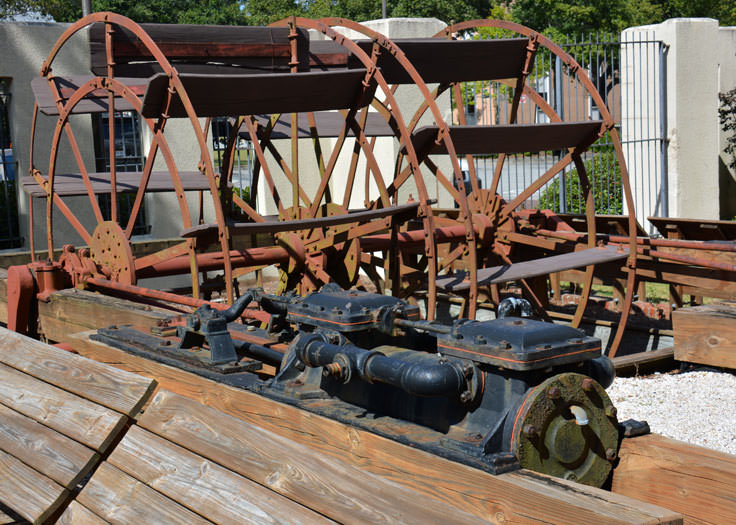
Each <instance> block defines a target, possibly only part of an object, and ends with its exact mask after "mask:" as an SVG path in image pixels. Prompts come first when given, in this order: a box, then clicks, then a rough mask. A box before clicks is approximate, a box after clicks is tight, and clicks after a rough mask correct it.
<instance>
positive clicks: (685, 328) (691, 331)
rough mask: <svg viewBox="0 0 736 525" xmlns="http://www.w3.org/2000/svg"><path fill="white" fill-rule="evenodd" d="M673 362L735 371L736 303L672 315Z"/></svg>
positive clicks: (675, 312) (676, 312) (716, 304)
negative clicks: (673, 332) (673, 334)
mask: <svg viewBox="0 0 736 525" xmlns="http://www.w3.org/2000/svg"><path fill="white" fill-rule="evenodd" d="M672 327H673V329H674V331H675V359H677V360H678V361H686V362H688V363H699V364H702V365H709V366H718V367H723V368H733V369H736V302H723V303H715V304H704V305H700V306H692V307H688V308H681V309H679V310H675V311H674V312H672Z"/></svg>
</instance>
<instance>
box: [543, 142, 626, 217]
mask: <svg viewBox="0 0 736 525" xmlns="http://www.w3.org/2000/svg"><path fill="white" fill-rule="evenodd" d="M591 152H592V153H593V157H591V158H589V159H588V160H586V161H585V171H586V173H587V174H588V180H590V182H591V184H592V185H593V197H594V199H595V212H596V213H601V214H615V215H620V214H622V213H623V192H622V188H621V175H620V173H619V169H618V160H617V159H616V155H615V154H614V152H613V150H612V149H611V148H606V147H604V148H594V149H591ZM561 179H562V176H561V175H557V176H556V177H555V179H554V181H553V182H552V183H551V184H549V185H548V186H547V187H546V188H545V189H544V190H543V191H542V196H541V198H540V201H539V207H540V208H542V209H550V210H552V211H554V212H558V213H559V212H560V180H561ZM565 197H566V198H565V201H566V204H567V211H568V212H569V213H583V212H585V194H584V193H583V191H582V188H581V185H580V177H579V176H578V171H577V170H576V169H572V170H570V171H568V172H567V173H566V174H565Z"/></svg>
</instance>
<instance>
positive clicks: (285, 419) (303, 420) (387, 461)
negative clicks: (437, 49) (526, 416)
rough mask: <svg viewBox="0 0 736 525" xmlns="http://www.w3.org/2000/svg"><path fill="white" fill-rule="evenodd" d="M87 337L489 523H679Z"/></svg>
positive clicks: (134, 365)
mask: <svg viewBox="0 0 736 525" xmlns="http://www.w3.org/2000/svg"><path fill="white" fill-rule="evenodd" d="M88 336H89V334H84V333H82V334H76V335H68V336H67V337H65V341H64V342H66V343H69V344H71V345H72V347H73V348H74V349H75V350H76V351H77V352H79V353H80V354H81V355H84V356H86V357H90V358H92V359H95V360H98V361H101V362H104V363H108V364H111V365H113V366H116V367H119V368H123V369H125V370H129V371H131V372H134V373H137V374H140V375H144V376H147V377H152V378H155V379H156V381H157V382H158V383H159V385H160V388H165V389H166V390H170V391H172V392H175V393H178V394H180V395H182V396H184V397H187V398H190V399H193V400H195V401H197V402H199V403H202V404H204V405H206V406H208V407H210V408H213V409H216V410H219V411H221V412H224V413H226V414H230V415H232V416H234V417H235V418H238V419H240V420H242V421H245V422H247V423H251V424H253V425H256V426H258V427H260V428H263V429H264V430H267V431H270V432H273V433H275V434H278V435H280V436H282V437H283V438H285V439H288V440H291V441H294V442H295V443H300V444H302V445H306V446H308V447H309V448H311V449H312V450H313V451H314V453H315V454H318V455H323V456H325V457H332V458H338V459H340V460H342V461H344V462H346V463H348V464H350V465H352V466H354V467H358V468H359V469H361V470H364V471H367V472H370V473H373V474H376V475H378V476H382V477H384V478H387V479H388V480H390V481H392V482H394V483H397V484H399V485H402V486H404V487H406V488H408V489H411V490H413V491H415V492H417V493H418V494H420V495H421V496H423V497H427V496H428V497H430V498H433V499H435V500H438V501H440V502H442V503H444V504H446V505H448V506H449V507H450V508H451V509H456V510H457V511H458V512H463V513H469V514H471V515H474V516H476V517H478V518H480V519H483V520H486V521H491V522H503V521H509V522H513V521H518V522H525V523H530V522H532V523H680V522H681V521H680V517H679V515H678V514H677V513H675V512H671V511H669V510H667V509H663V508H661V507H656V506H653V505H651V504H648V503H642V502H640V501H637V500H633V499H631V498H628V497H623V496H620V495H619V494H613V493H610V492H606V491H604V490H601V489H595V488H590V487H586V486H583V485H579V484H576V483H572V482H568V481H565V480H560V479H556V478H551V477H549V476H545V475H542V474H536V473H533V472H528V471H520V472H512V473H507V474H502V475H500V476H493V475H490V474H488V473H486V472H482V471H480V470H476V469H473V468H470V467H468V466H465V465H461V464H458V463H453V462H451V461H448V460H445V459H443V458H440V457H437V456H433V455H431V454H428V453H426V452H424V451H421V450H417V449H414V448H411V447H407V446H405V445H402V444H400V443H397V442H395V441H392V440H389V439H386V438H383V437H381V436H377V435H375V434H372V433H370V432H367V431H364V430H360V429H356V428H353V427H349V426H346V425H344V424H342V423H339V422H337V421H333V420H330V419H326V418H324V417H321V416H318V415H316V414H312V413H309V412H305V411H303V410H300V409H298V408H295V407H291V406H288V405H284V404H281V403H277V402H275V401H272V400H269V399H266V398H263V397H261V396H258V395H256V394H254V393H251V392H248V391H244V390H239V389H236V388H233V387H230V386H227V385H223V384H220V383H216V382H213V381H210V380H207V379H204V378H202V377H200V376H197V375H194V374H190V373H187V372H184V371H182V370H179V369H177V368H172V367H169V366H166V365H162V364H159V363H155V362H152V361H149V360H146V359H143V358H141V357H137V356H133V355H130V354H128V353H126V352H124V351H122V350H118V349H115V348H112V347H109V346H107V345H103V344H101V343H98V342H95V341H91V340H90V339H89V337H88ZM93 510H94V509H93Z"/></svg>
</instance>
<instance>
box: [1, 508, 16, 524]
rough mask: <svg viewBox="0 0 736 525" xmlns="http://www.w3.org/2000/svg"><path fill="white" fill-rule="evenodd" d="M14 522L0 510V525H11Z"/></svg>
mask: <svg viewBox="0 0 736 525" xmlns="http://www.w3.org/2000/svg"><path fill="white" fill-rule="evenodd" d="M15 522H16V520H14V519H13V518H11V517H10V516H8V515H7V514H5V513H4V512H3V511H1V510H0V525H10V524H11V523H15Z"/></svg>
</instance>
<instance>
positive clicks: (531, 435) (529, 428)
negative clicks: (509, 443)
mask: <svg viewBox="0 0 736 525" xmlns="http://www.w3.org/2000/svg"><path fill="white" fill-rule="evenodd" d="M523 432H524V435H525V436H526V437H527V439H535V438H536V437H537V429H536V427H535V426H534V425H524V429H523Z"/></svg>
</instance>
